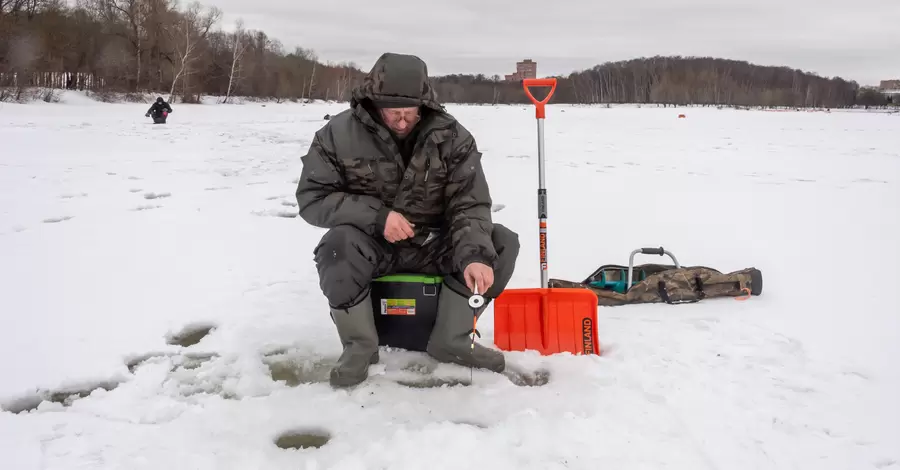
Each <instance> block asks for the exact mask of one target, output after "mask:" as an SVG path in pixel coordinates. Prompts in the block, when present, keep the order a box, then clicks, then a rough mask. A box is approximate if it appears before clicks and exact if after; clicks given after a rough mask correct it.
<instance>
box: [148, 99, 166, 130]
mask: <svg viewBox="0 0 900 470" xmlns="http://www.w3.org/2000/svg"><path fill="white" fill-rule="evenodd" d="M171 112H172V107H171V106H169V103H166V101H165V100H164V99H162V96H157V97H156V102H155V103H153V104H152V105H150V109H148V110H147V114H145V115H144V116H145V117H151V116H152V117H153V123H154V124H165V123H166V119H167V118H168V117H169V113H171Z"/></svg>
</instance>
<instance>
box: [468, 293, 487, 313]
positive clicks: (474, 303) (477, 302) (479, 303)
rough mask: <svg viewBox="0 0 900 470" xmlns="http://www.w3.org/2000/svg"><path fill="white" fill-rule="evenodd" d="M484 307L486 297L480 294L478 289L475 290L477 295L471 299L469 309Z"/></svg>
mask: <svg viewBox="0 0 900 470" xmlns="http://www.w3.org/2000/svg"><path fill="white" fill-rule="evenodd" d="M483 306H484V297H482V296H481V295H479V294H478V288H475V294H473V295H472V296H470V297H469V307H472V308H473V309H477V308H481V307H483Z"/></svg>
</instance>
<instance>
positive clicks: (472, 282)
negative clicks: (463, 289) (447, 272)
mask: <svg viewBox="0 0 900 470" xmlns="http://www.w3.org/2000/svg"><path fill="white" fill-rule="evenodd" d="M463 276H464V277H465V278H466V286H468V287H469V290H470V291H472V292H475V287H476V286H477V287H478V293H479V294H481V295H484V293H485V292H487V290H488V289H490V288H491V286H492V285H494V270H493V269H491V267H490V266H488V265H486V264H482V263H470V264H469V265H468V266H466V270H465V272H464V273H463Z"/></svg>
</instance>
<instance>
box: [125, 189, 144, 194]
mask: <svg viewBox="0 0 900 470" xmlns="http://www.w3.org/2000/svg"><path fill="white" fill-rule="evenodd" d="M141 191H143V189H140V188H131V189H129V190H128V192H129V193H139V192H141Z"/></svg>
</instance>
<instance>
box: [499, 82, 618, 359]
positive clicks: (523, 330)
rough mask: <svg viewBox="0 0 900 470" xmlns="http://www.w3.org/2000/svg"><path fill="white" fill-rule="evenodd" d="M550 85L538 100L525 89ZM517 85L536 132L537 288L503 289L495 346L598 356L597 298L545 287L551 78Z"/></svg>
mask: <svg viewBox="0 0 900 470" xmlns="http://www.w3.org/2000/svg"><path fill="white" fill-rule="evenodd" d="M533 86H536V87H550V92H549V93H547V96H546V97H545V98H544V99H543V100H541V101H538V100H537V99H535V97H534V95H532V94H531V90H529V87H533ZM522 87H523V88H524V89H525V93H526V94H527V95H528V98H530V99H531V102H532V103H534V105H535V117H536V118H537V131H538V185H539V186H538V220H539V232H538V233H539V237H540V262H541V288H539V289H506V290H504V291H503V293H501V294H500V295H499V296H497V299H496V300H495V303H494V343H495V344H496V345H497V347H498V348H500V349H501V350H503V351H524V350H535V351H538V352H540V353H541V354H542V355H550V354H556V353H562V352H569V353H572V354H597V355H599V354H600V342H599V341H598V340H597V294H595V293H593V292H591V291H590V290H588V289H579V288H555V287H554V288H549V287H548V285H549V281H550V277H549V275H548V272H547V190H546V187H545V184H546V183H545V175H544V118H545V112H544V105H546V104H547V102H548V101H550V97H551V96H553V92H554V91H555V90H556V79H555V78H542V79H533V78H532V79H525V80H523V82H522Z"/></svg>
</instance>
